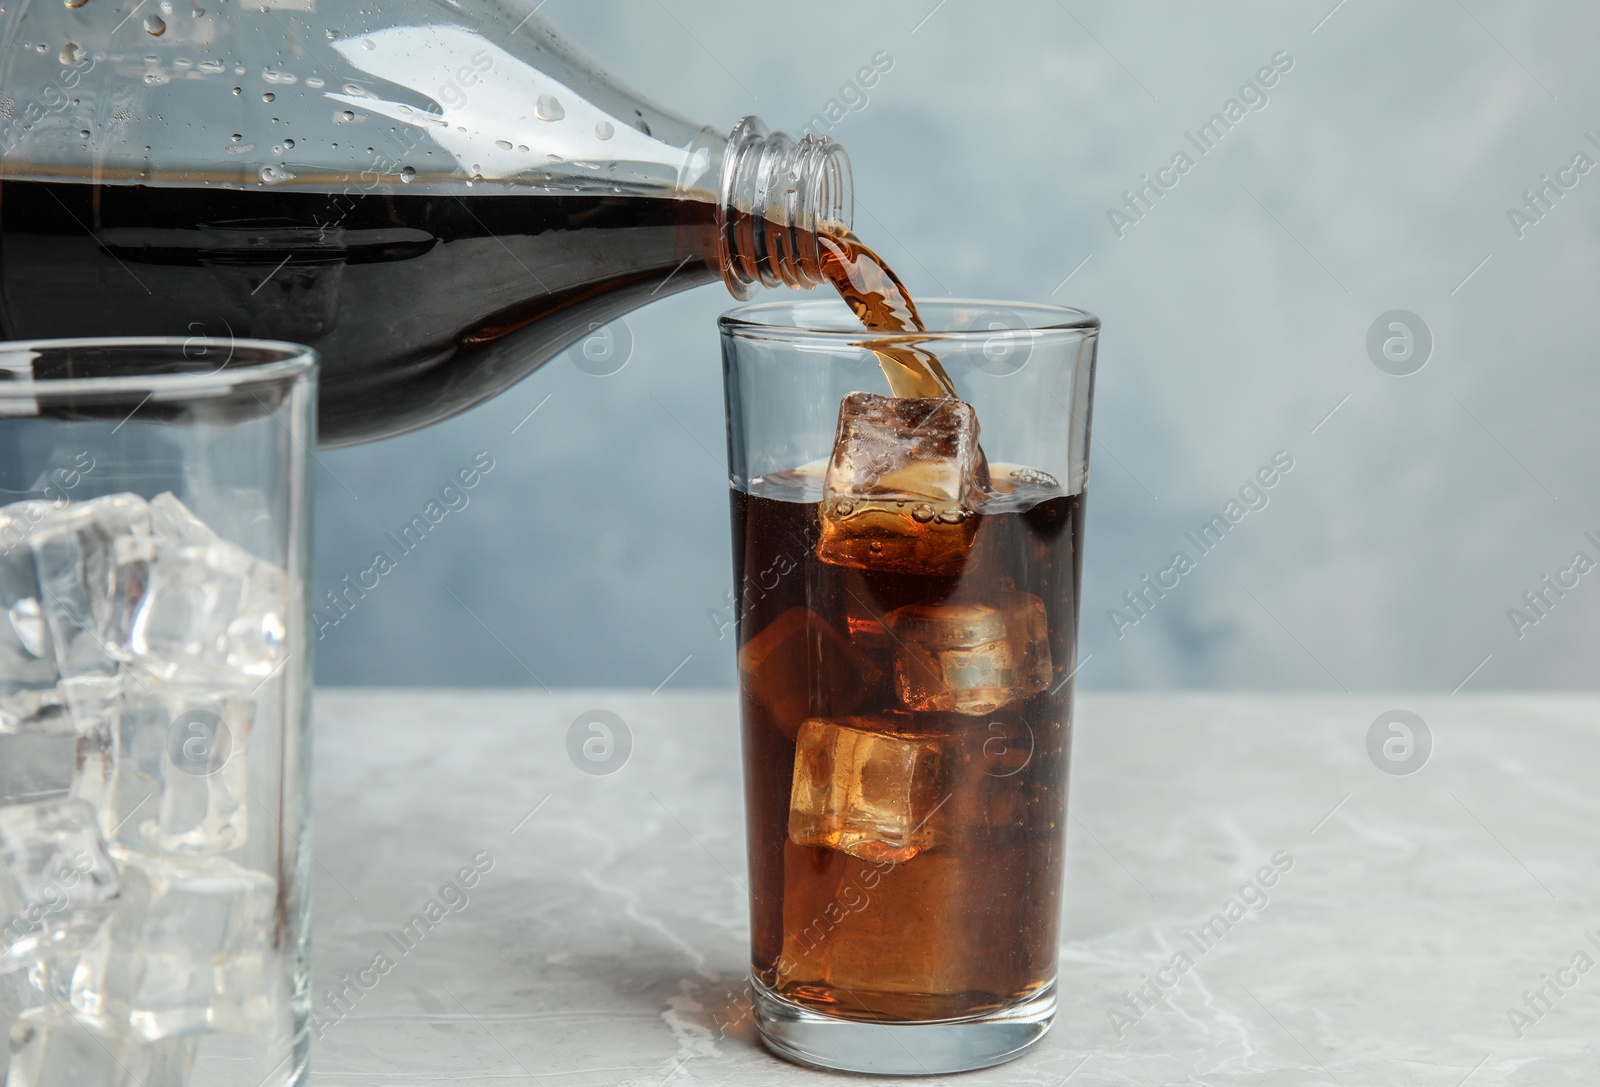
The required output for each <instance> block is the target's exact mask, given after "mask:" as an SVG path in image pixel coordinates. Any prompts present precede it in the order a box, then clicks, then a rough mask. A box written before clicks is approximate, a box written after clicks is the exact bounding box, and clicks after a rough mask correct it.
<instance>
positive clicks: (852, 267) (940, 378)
mask: <svg viewBox="0 0 1600 1087" xmlns="http://www.w3.org/2000/svg"><path fill="white" fill-rule="evenodd" d="M817 244H818V248H819V249H820V250H821V252H822V276H823V278H824V279H826V280H827V281H828V282H829V283H830V284H832V285H833V288H834V289H835V290H836V291H838V292H839V297H840V298H842V299H844V302H845V305H847V306H849V307H850V309H851V311H852V312H854V313H855V315H856V319H857V320H859V321H860V322H861V324H862V325H863V326H864V327H866V328H869V329H871V330H872V331H874V332H890V333H894V332H899V333H910V332H922V331H925V328H926V326H924V325H923V323H922V318H921V317H920V316H919V315H918V314H917V307H916V303H914V302H912V300H911V293H910V292H909V291H907V290H906V288H905V284H903V283H901V282H900V277H899V276H897V275H895V274H894V269H892V268H890V267H889V265H888V264H886V263H884V260H883V258H882V257H880V256H878V254H877V253H874V252H873V251H872V250H871V249H869V248H867V246H866V245H864V244H862V242H861V239H860V238H857V237H856V236H855V235H854V234H853V233H851V232H850V231H848V230H841V231H838V232H835V233H823V234H819V235H818V236H817ZM872 350H873V353H874V354H876V355H877V356H878V363H879V365H880V366H882V367H883V376H884V377H885V378H887V379H888V381H889V390H890V392H892V393H893V394H894V395H895V396H920V397H935V396H950V397H953V396H955V395H956V387H955V384H954V383H953V382H952V381H951V380H950V375H949V374H947V373H945V372H944V367H943V366H942V365H941V364H940V362H939V360H938V358H937V357H936V356H935V355H934V354H933V353H932V352H931V351H928V350H926V349H924V348H921V347H918V346H916V345H915V344H905V343H901V344H896V343H894V342H893V340H892V339H887V338H886V339H883V340H878V341H874V342H873V343H872Z"/></svg>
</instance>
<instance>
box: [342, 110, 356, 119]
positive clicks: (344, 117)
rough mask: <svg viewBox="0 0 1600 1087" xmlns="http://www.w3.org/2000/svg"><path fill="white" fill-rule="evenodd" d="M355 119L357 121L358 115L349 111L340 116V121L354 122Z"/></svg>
mask: <svg viewBox="0 0 1600 1087" xmlns="http://www.w3.org/2000/svg"><path fill="white" fill-rule="evenodd" d="M355 119H356V115H355V114H354V113H351V112H350V111H349V110H345V111H343V112H342V113H340V114H339V120H341V121H353V120H355Z"/></svg>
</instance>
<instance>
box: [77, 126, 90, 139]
mask: <svg viewBox="0 0 1600 1087" xmlns="http://www.w3.org/2000/svg"><path fill="white" fill-rule="evenodd" d="M78 138H79V139H84V140H87V139H88V138H89V130H88V129H87V128H80V129H78Z"/></svg>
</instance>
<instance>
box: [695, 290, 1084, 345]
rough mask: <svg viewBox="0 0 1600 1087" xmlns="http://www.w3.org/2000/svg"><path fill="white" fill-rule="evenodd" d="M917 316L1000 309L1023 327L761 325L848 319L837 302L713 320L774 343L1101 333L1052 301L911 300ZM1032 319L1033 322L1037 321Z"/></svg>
mask: <svg viewBox="0 0 1600 1087" xmlns="http://www.w3.org/2000/svg"><path fill="white" fill-rule="evenodd" d="M916 306H917V312H918V313H919V314H920V315H922V316H923V317H924V319H925V320H926V318H928V317H931V316H933V315H935V314H938V313H940V312H942V311H945V310H949V309H952V308H957V307H965V308H967V309H974V310H977V311H979V312H982V311H986V310H988V311H994V310H1003V311H1007V312H1009V313H1014V314H1016V315H1017V316H1018V317H1019V318H1021V319H1022V320H1023V321H1024V323H1023V324H1022V325H1021V326H1019V327H1016V328H1009V327H1007V328H999V329H997V328H993V327H988V328H974V327H967V328H940V327H937V324H938V322H934V323H931V324H930V325H929V327H928V328H927V329H925V330H911V331H907V332H877V333H875V332H874V331H873V330H872V329H868V328H863V327H862V326H861V324H860V323H859V322H857V321H855V319H854V316H853V315H851V316H850V319H849V321H848V323H843V322H841V323H839V324H831V323H830V324H821V323H817V322H809V323H804V324H800V323H793V322H792V321H791V320H790V319H788V318H786V319H784V320H779V321H772V320H763V319H762V318H763V317H766V316H768V315H773V314H776V313H778V312H784V313H787V314H792V315H795V316H796V317H799V316H802V315H804V314H806V313H808V312H826V313H830V314H839V315H849V314H850V308H849V307H848V306H846V305H845V303H844V302H843V300H841V299H833V298H828V299H806V300H801V301H794V302H784V301H778V302H756V303H752V304H749V305H743V306H735V307H734V308H733V309H730V310H727V311H726V312H724V313H723V314H722V315H721V316H719V317H718V318H717V326H718V328H720V329H721V330H722V332H723V333H724V334H727V335H735V336H737V335H745V336H766V337H774V338H779V339H810V338H819V339H824V340H834V339H838V340H853V341H856V342H858V343H859V342H860V341H861V340H862V339H863V338H866V339H872V338H874V337H882V338H900V337H912V338H921V337H930V338H937V339H940V340H946V341H951V340H954V341H961V340H966V339H971V340H988V339H990V338H992V337H994V336H995V335H996V334H997V333H1006V332H1009V333H1012V334H1017V335H1020V334H1021V333H1024V332H1026V333H1030V334H1033V335H1040V334H1048V333H1081V332H1094V331H1098V330H1099V328H1100V318H1099V317H1097V316H1095V315H1094V314H1093V313H1090V312H1089V311H1088V310H1085V309H1079V308H1077V307H1075V306H1060V305H1056V304H1055V303H1052V302H1016V301H1003V300H1000V299H991V298H918V299H916ZM1034 318H1038V319H1037V320H1036V319H1034Z"/></svg>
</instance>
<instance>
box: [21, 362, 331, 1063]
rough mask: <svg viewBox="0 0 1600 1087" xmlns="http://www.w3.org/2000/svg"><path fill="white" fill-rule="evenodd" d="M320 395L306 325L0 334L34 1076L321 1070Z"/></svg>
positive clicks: (24, 1015)
mask: <svg viewBox="0 0 1600 1087" xmlns="http://www.w3.org/2000/svg"><path fill="white" fill-rule="evenodd" d="M315 401H316V364H315V358H314V356H313V355H312V353H311V352H310V351H309V350H307V349H305V348H302V347H298V346H296V345H293V344H285V343H276V342H266V341H244V340H240V341H231V342H230V341H222V340H205V339H189V340H184V339H129V340H111V339H102V340H54V341H40V342H36V343H0V507H3V508H0V594H3V595H0V609H3V610H4V615H3V616H0V1016H3V1017H4V1018H5V1019H7V1020H8V1021H9V1027H10V1041H9V1047H8V1049H7V1051H6V1063H5V1064H0V1081H3V1082H5V1083H7V1084H8V1085H10V1087H183V1085H189V1087H278V1085H283V1084H297V1083H301V1082H303V1081H304V1078H305V1073H306V1058H307V1051H308V1048H309V1047H308V1036H307V1030H306V1019H307V1012H308V1010H309V1003H308V999H307V996H308V990H309V985H308V976H307V967H308V956H307V942H306V936H307V928H306V911H307V905H308V900H307V890H308V880H307V875H308V868H307V864H308V860H309V857H310V854H309V853H308V852H307V850H306V848H305V845H304V840H305V835H306V829H307V813H306V799H307V797H306V770H307V753H308V748H307V739H308V737H307V732H306V728H305V724H306V720H307V705H308V696H309V692H310V677H311V642H310V641H309V640H308V639H307V637H306V599H305V590H304V582H305V578H306V573H307V570H308V564H309V561H310V508H311V507H310V493H309V486H310V484H309V477H308V473H307V464H308V461H309V459H310V455H311V454H310V452H309V451H310V449H311V448H312V447H313V446H314V444H315V441H316V433H315V416H314V408H315ZM8 1076H9V1078H7V1077H8Z"/></svg>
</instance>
